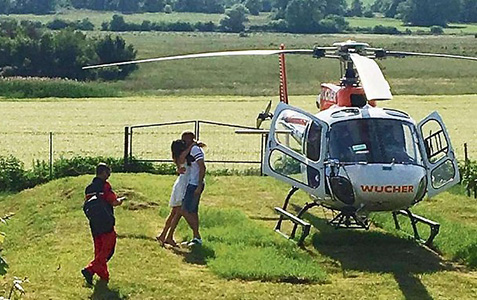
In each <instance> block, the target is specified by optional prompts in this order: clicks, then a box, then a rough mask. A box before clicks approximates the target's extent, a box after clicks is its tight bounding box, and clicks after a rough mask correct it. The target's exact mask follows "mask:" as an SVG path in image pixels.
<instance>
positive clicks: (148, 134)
mask: <svg viewBox="0 0 477 300" xmlns="http://www.w3.org/2000/svg"><path fill="white" fill-rule="evenodd" d="M272 99H273V108H272V109H274V107H275V106H276V104H277V103H278V99H276V98H272ZM269 100H270V98H268V97H239V96H193V97H192V96H191V97H185V96H161V97H150V96H149V97H125V98H97V99H82V98H81V99H56V98H49V99H42V100H39V99H21V100H18V99H4V100H2V101H0V110H1V111H2V112H3V117H2V119H1V120H0V155H4V156H8V155H10V154H11V155H13V156H15V157H17V158H19V159H20V160H22V161H23V162H24V163H25V164H26V165H27V166H29V165H31V162H32V161H33V160H34V159H42V160H48V157H49V148H48V147H49V141H48V139H49V132H50V131H52V132H53V150H54V153H53V156H54V158H58V157H60V156H64V157H72V156H75V155H82V156H106V157H109V156H113V157H122V155H123V151H124V150H123V149H124V148H123V139H124V126H129V125H137V124H150V123H162V122H172V121H177V120H199V119H200V120H212V121H216V122H225V123H232V124H241V125H246V126H255V119H256V116H257V114H258V113H259V112H261V111H262V110H264V109H265V106H266V105H267V103H268V101H269ZM315 100H316V97H315V96H293V97H291V98H290V104H292V105H295V106H298V107H300V108H303V109H305V110H306V111H309V112H311V113H316V112H317V109H316V106H315ZM476 105H477V97H476V96H475V95H467V96H396V97H395V98H394V99H393V100H391V101H389V102H384V103H380V104H379V106H385V107H392V108H397V109H401V110H404V111H407V112H408V113H409V114H410V115H411V116H412V117H413V118H414V119H415V120H421V119H422V118H424V117H425V116H427V115H428V114H429V113H431V112H432V111H434V110H437V111H438V112H439V113H440V114H441V115H442V117H443V119H444V122H445V123H446V125H447V129H448V130H449V133H450V136H451V139H452V143H453V146H454V149H455V151H456V153H457V157H458V158H459V159H463V158H464V155H463V144H464V143H468V147H469V154H470V158H471V159H476V157H477V131H476V126H475V120H474V119H475V117H474V112H475V111H476ZM268 124H269V121H267V122H265V123H264V126H265V127H267V126H268ZM193 129H194V125H193V124H188V125H176V126H168V127H163V128H161V129H158V128H145V129H137V130H135V131H134V138H133V150H134V151H133V152H134V155H135V156H136V157H137V158H142V159H158V158H163V159H169V157H170V143H171V141H172V140H173V139H176V138H178V137H179V135H180V133H181V132H182V131H184V130H193ZM200 139H202V140H203V141H205V142H206V143H207V144H208V147H207V148H205V152H206V156H207V159H208V160H224V159H243V160H255V161H259V160H260V154H259V151H260V137H259V136H256V135H238V134H236V133H235V130H234V129H230V128H222V127H216V126H212V125H204V124H202V125H201V136H200ZM20 145H28V147H26V146H20ZM220 167H221V168H247V167H258V165H245V166H242V167H241V166H239V165H227V166H225V165H221V166H220ZM211 168H212V165H211Z"/></svg>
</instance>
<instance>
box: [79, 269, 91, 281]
mask: <svg viewBox="0 0 477 300" xmlns="http://www.w3.org/2000/svg"><path fill="white" fill-rule="evenodd" d="M81 274H83V277H84V279H85V280H86V283H88V284H93V274H92V273H90V272H89V271H88V270H86V269H82V270H81Z"/></svg>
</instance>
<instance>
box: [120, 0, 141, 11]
mask: <svg viewBox="0 0 477 300" xmlns="http://www.w3.org/2000/svg"><path fill="white" fill-rule="evenodd" d="M117 8H118V10H119V11H120V12H122V13H133V12H137V11H139V2H138V1H137V0H118V7H117Z"/></svg>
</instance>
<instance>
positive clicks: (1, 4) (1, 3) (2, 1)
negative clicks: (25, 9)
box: [0, 0, 10, 14]
mask: <svg viewBox="0 0 477 300" xmlns="http://www.w3.org/2000/svg"><path fill="white" fill-rule="evenodd" d="M9 12H10V0H0V14H8V13H9Z"/></svg>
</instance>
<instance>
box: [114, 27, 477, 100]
mask: <svg viewBox="0 0 477 300" xmlns="http://www.w3.org/2000/svg"><path fill="white" fill-rule="evenodd" d="M121 36H122V37H123V38H124V39H125V40H126V41H127V42H129V43H132V44H133V45H135V47H136V49H138V53H139V54H138V58H152V57H161V56H168V55H179V54H185V53H199V52H207V51H222V50H241V49H277V48H278V47H279V45H280V44H281V43H284V44H285V45H286V46H287V48H299V49H300V48H304V49H311V48H312V47H313V45H331V44H333V43H334V42H337V41H343V40H348V39H353V40H358V41H362V42H367V43H369V44H370V45H372V46H373V47H384V48H386V49H393V50H402V51H417V52H435V53H453V54H461V55H469V56H477V47H476V42H475V38H474V37H473V36H445V37H432V36H427V37H422V36H383V35H362V34H355V35H294V34H271V33H270V34H269V33H257V34H250V35H249V36H248V37H239V36H238V35H236V34H225V33H159V32H156V33H151V32H149V33H122V34H121ZM379 64H380V65H381V67H382V69H383V73H384V75H385V76H386V78H387V79H388V80H389V82H390V84H391V87H392V89H393V93H394V94H410V95H415V94H420V95H426V94H441V95H447V94H457V95H459V94H475V91H476V90H477V76H476V67H475V65H476V63H473V62H468V61H457V60H448V59H436V58H406V59H392V58H391V59H386V60H383V61H380V62H379ZM287 73H288V81H289V92H290V94H295V95H297V94H298V95H313V94H316V93H317V92H318V90H319V85H320V83H321V82H337V81H338V79H339V78H340V70H339V64H338V62H337V61H335V60H314V59H313V58H311V57H304V56H289V57H288V58H287ZM107 84H108V85H111V86H112V87H114V88H116V89H118V90H122V91H125V92H126V94H128V93H129V94H174V93H176V94H188V95H198V94H199V95H204V94H207V95H209V94H220V95H246V96H250V95H253V96H261V95H276V94H277V84H278V61H277V58H276V57H228V58H213V59H200V60H187V61H174V62H164V63H150V64H142V65H141V66H140V68H139V70H138V71H136V72H135V73H133V74H132V75H131V76H130V78H128V79H127V80H125V81H121V82H115V83H107Z"/></svg>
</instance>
